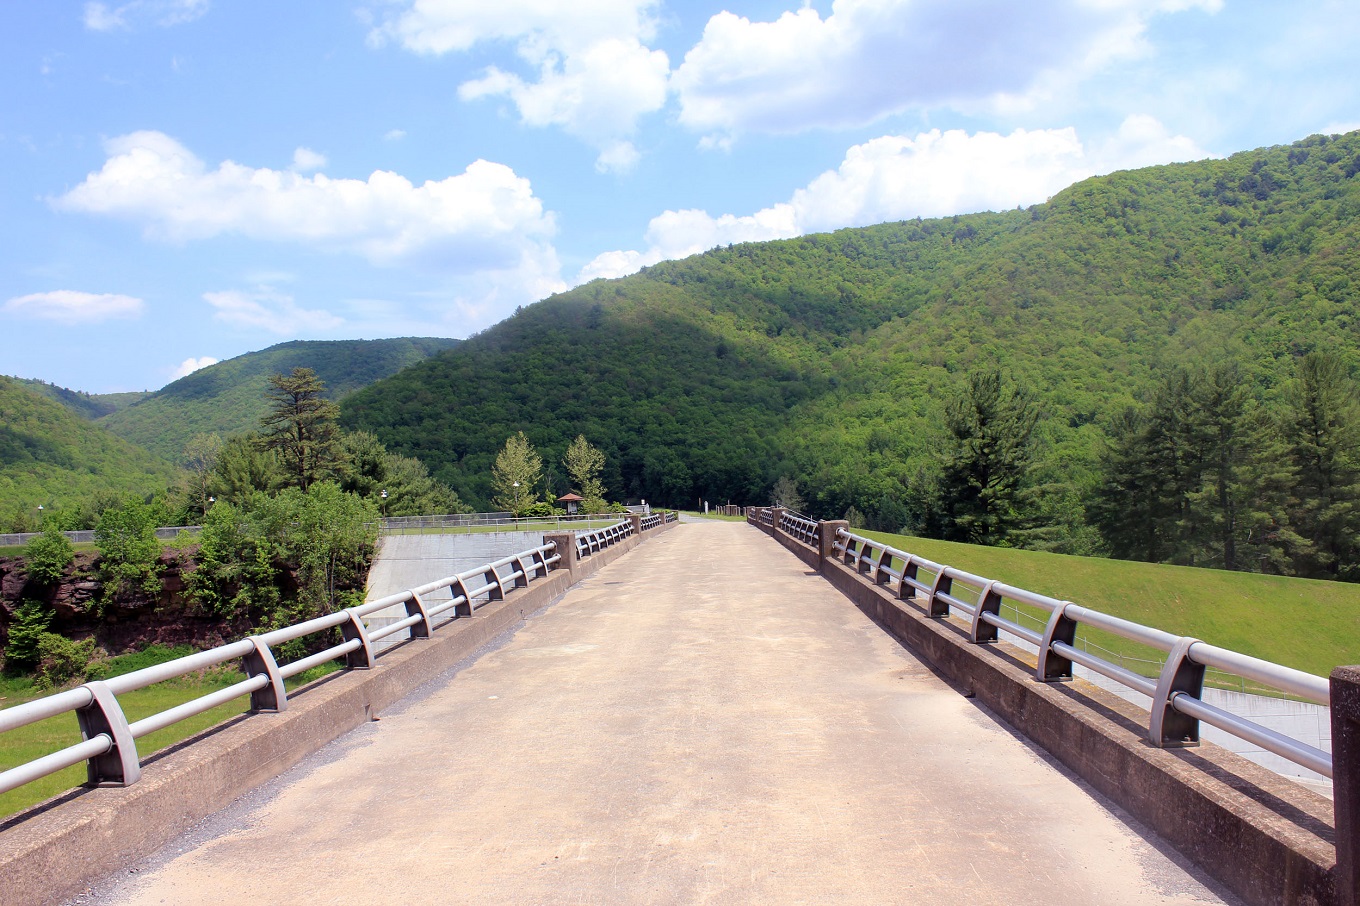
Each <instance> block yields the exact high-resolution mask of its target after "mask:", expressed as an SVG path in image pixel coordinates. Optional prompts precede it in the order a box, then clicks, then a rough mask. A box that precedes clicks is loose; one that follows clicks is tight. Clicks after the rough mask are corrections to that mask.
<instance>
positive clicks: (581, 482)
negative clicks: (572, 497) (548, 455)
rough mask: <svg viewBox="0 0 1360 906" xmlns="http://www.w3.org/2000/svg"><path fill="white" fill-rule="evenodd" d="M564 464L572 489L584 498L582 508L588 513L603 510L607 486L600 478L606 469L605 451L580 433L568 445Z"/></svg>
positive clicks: (563, 458) (563, 459) (563, 460)
mask: <svg viewBox="0 0 1360 906" xmlns="http://www.w3.org/2000/svg"><path fill="white" fill-rule="evenodd" d="M562 465H563V466H564V467H565V468H566V470H567V475H568V477H570V479H571V483H572V490H574V491H576V493H578V494H580V495H581V497H582V498H583V499H582V501H581V508H582V509H583V510H585V511H586V512H587V513H601V512H603V511H604V508H605V506H606V505H607V504H606V501H605V499H604V492H605V487H604V484H603V482H601V480H600V472H601V471H603V470H604V453H603V452H601V451H600V450H599V449H597V448H595V447H593V446H591V445H590V442H589V441H587V440H586V437H585V435H584V434H578V435H576V439H575V440H574V441H572V442H571V445H570V446H568V447H567V453H566V455H565V456H563V457H562Z"/></svg>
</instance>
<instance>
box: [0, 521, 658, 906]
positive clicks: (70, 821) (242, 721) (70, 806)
mask: <svg viewBox="0 0 1360 906" xmlns="http://www.w3.org/2000/svg"><path fill="white" fill-rule="evenodd" d="M674 525H675V523H670V524H664V525H662V526H658V528H657V529H653V530H652V531H650V532H647V533H646V535H645V536H641V537H639V536H630V537H628V538H626V539H624V540H623V541H620V542H619V543H617V544H615V545H613V546H611V547H609V548H606V549H605V550H603V551H600V552H598V553H596V554H594V555H592V556H590V557H588V558H586V559H585V560H582V561H580V562H577V561H576V560H575V556H574V554H575V550H574V547H573V549H572V554H573V556H572V558H571V567H572V568H570V569H560V570H554V571H553V572H552V573H551V574H549V576H548V577H547V578H546V579H542V580H539V581H538V582H535V583H534V584H533V585H531V586H529V587H528V588H525V589H517V590H515V591H513V592H511V593H509V594H508V595H507V596H506V599H505V600H504V601H495V602H492V603H490V604H487V605H485V606H483V607H480V608H478V610H477V611H476V613H475V614H474V616H473V617H471V618H470V619H469V618H461V619H459V620H457V621H455V622H454V623H453V624H452V625H449V626H447V627H445V628H443V629H441V630H438V631H436V633H435V635H434V637H433V638H431V639H428V640H413V641H411V642H408V643H406V644H403V645H401V646H399V647H397V648H393V649H391V650H389V651H388V652H386V653H385V654H384V655H383V656H382V657H381V658H380V659H379V660H378V662H377V666H375V667H374V668H373V669H371V670H351V671H346V672H343V673H337V674H332V675H331V676H329V677H326V678H324V679H322V680H319V681H318V682H316V683H315V684H313V685H311V686H308V687H306V688H304V689H299V690H297V691H295V692H294V693H292V694H291V695H290V697H289V700H288V710H286V711H283V712H281V713H278V714H259V715H254V716H249V717H246V716H244V715H243V716H242V717H240V718H235V719H234V720H232V721H228V722H227V723H225V724H220V725H218V726H217V727H215V728H213V729H210V730H207V731H205V732H204V733H201V734H199V735H198V736H196V737H192V738H190V739H188V740H185V741H183V742H181V743H179V744H177V745H175V746H172V747H171V748H169V749H167V750H165V751H164V752H162V753H160V754H158V755H155V756H152V757H151V758H149V759H144V760H143V767H144V773H143V775H142V779H141V780H140V781H139V782H137V783H135V784H133V785H132V786H128V787H105V788H100V789H77V790H74V791H71V792H68V793H65V794H63V795H61V796H58V797H56V798H54V799H51V800H48V801H47V802H44V803H40V804H39V805H35V806H33V807H32V808H29V809H26V810H24V811H22V812H18V813H17V814H15V815H12V816H10V817H8V818H6V819H3V820H2V821H0V877H3V878H4V882H3V895H2V896H0V900H3V902H4V904H5V906H47V904H51V903H60V902H62V901H64V900H66V899H68V898H70V897H71V896H74V895H76V894H78V893H80V892H81V891H82V890H84V889H85V888H86V887H87V886H88V885H89V884H90V883H91V882H92V881H94V880H96V879H98V878H100V877H103V876H105V875H107V874H110V873H112V872H114V871H117V870H118V869H120V868H122V867H125V866H127V865H128V864H130V863H133V862H136V861H138V860H140V859H142V858H145V857H146V856H148V855H150V854H151V853H153V852H155V851H156V850H158V849H160V848H161V847H162V846H164V845H165V844H166V843H168V842H169V841H170V840H172V839H174V837H175V836H177V835H178V834H180V833H183V832H184V831H185V830H187V829H188V828H190V827H191V826H193V825H194V824H195V823H197V822H198V821H200V820H202V819H203V818H205V817H207V816H208V815H211V814H212V813H214V812H216V811H218V810H220V809H222V808H224V807H226V806H227V805H229V804H230V803H231V802H232V800H233V799H234V798H236V797H238V796H240V795H242V794H243V793H245V792H247V791H249V790H251V789H253V788H254V787H256V786H258V785H260V784H261V783H264V782H265V781H267V780H269V779H271V778H273V777H275V776H277V775H279V774H281V773H283V772H284V771H285V770H287V769H288V768H290V767H292V766H293V765H295V764H297V763H298V762H299V761H301V760H302V759H303V758H305V757H306V756H308V755H310V754H312V753H313V752H315V751H317V750H318V749H320V748H321V747H322V746H325V745H326V744H327V743H329V742H331V741H333V740H335V739H337V738H338V737H340V736H342V735H343V734H345V733H347V732H349V731H350V730H353V729H354V728H355V727H358V726H360V725H361V724H364V723H366V722H368V721H370V720H372V719H374V718H375V717H377V716H378V715H379V714H381V713H382V711H383V710H384V709H386V708H389V707H391V706H392V705H393V704H395V703H396V702H398V701H400V700H401V699H403V698H405V697H406V696H407V695H409V694H410V693H411V692H412V691H414V690H415V689H416V688H417V687H418V686H420V685H421V684H422V683H424V682H426V681H428V680H430V679H432V678H435V677H437V676H439V675H440V674H441V673H443V672H444V671H445V670H447V669H449V668H450V667H452V666H454V665H455V664H457V663H458V662H459V661H461V660H463V659H464V658H466V657H467V656H468V655H471V654H473V653H474V652H476V651H477V649H478V648H480V647H482V646H483V645H485V644H486V643H487V642H490V641H491V640H492V639H494V638H495V637H496V636H498V635H500V634H501V633H502V632H504V631H505V630H507V629H510V628H511V627H514V626H516V625H518V624H519V623H522V622H523V621H524V619H525V618H526V617H527V616H528V615H529V614H532V613H533V612H535V611H537V610H539V609H540V608H542V607H544V606H546V605H547V604H549V603H551V602H552V601H553V600H555V599H556V598H558V597H560V596H561V595H563V594H565V593H566V591H567V590H568V589H569V588H570V587H571V586H572V585H574V584H576V583H577V582H579V581H580V580H581V579H583V578H585V577H587V576H589V575H592V574H594V573H595V572H596V571H598V570H599V569H600V568H601V567H603V566H605V565H607V564H609V563H612V562H613V561H615V560H617V559H619V558H620V557H622V556H623V555H624V554H626V553H628V552H629V551H631V550H632V549H633V548H635V547H636V546H637V545H638V544H641V543H642V542H643V541H645V540H647V539H648V538H651V537H653V536H655V535H657V534H659V533H660V530H661V529H669V528H672V527H673V526H674Z"/></svg>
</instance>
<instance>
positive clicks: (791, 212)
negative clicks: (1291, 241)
mask: <svg viewBox="0 0 1360 906" xmlns="http://www.w3.org/2000/svg"><path fill="white" fill-rule="evenodd" d="M1209 156H1211V155H1210V154H1209V153H1208V152H1206V151H1204V150H1203V149H1201V148H1199V147H1198V146H1196V145H1195V143H1194V142H1192V141H1191V140H1190V139H1188V138H1185V137H1184V136H1176V135H1171V134H1170V133H1169V132H1168V131H1167V129H1166V128H1165V127H1164V126H1163V125H1162V124H1161V123H1160V122H1158V121H1157V120H1156V119H1154V118H1152V117H1150V116H1141V115H1139V116H1131V117H1129V118H1128V119H1126V120H1125V121H1124V123H1123V124H1122V125H1121V126H1120V127H1119V129H1118V130H1117V131H1116V132H1115V133H1114V134H1113V135H1111V136H1110V137H1108V138H1106V139H1104V140H1102V141H1099V142H1095V143H1093V144H1092V145H1091V146H1090V147H1088V146H1087V145H1085V144H1083V143H1082V141H1081V140H1080V139H1079V138H1078V136H1077V132H1076V130H1075V129H1072V128H1066V129H1045V130H1033V131H1028V130H1024V129H1017V130H1015V131H1014V132H1012V133H1011V134H1010V135H999V134H997V133H994V132H978V133H973V134H969V133H966V132H963V131H961V130H952V131H949V132H940V131H939V130H932V131H930V132H924V133H921V134H919V135H917V136H915V137H914V138H912V137H908V136H902V135H885V136H882V137H880V138H876V139H873V140H872V141H868V142H865V143H864V144H861V145H855V146H854V147H852V148H850V150H849V151H847V152H846V154H845V159H844V160H843V161H842V162H841V164H840V166H839V167H838V168H837V169H835V170H828V171H827V172H825V173H822V174H821V175H820V176H818V177H817V178H816V179H814V180H813V181H812V182H810V183H809V184H808V185H807V186H806V187H804V188H801V189H798V190H797V191H795V192H794V193H793V196H792V198H791V199H790V200H789V201H788V202H783V203H780V204H776V205H772V206H771V207H768V208H765V209H763V210H760V211H757V212H756V213H755V214H752V215H749V216H744V217H736V216H733V215H731V214H724V215H722V216H720V217H713V216H712V215H710V214H708V213H707V212H705V211H697V210H687V211H666V212H664V213H662V214H660V215H658V216H657V217H654V218H652V221H651V223H650V224H649V225H648V228H647V236H646V239H647V243H648V248H647V250H646V251H644V252H638V251H612V252H605V253H604V254H602V255H599V256H597V257H596V258H595V259H594V260H592V261H591V262H590V263H588V264H587V265H586V266H585V268H583V269H582V271H581V273H580V275H579V276H578V282H583V281H585V280H590V279H594V278H596V277H617V276H622V275H624V274H628V273H632V272H634V271H636V270H637V269H638V268H640V267H642V266H644V265H648V264H653V263H655V262H657V261H661V260H665V259H668V258H679V257H684V256H686V255H692V254H694V253H696V252H699V251H703V250H704V249H708V248H712V247H714V246H716V245H725V244H727V243H734V242H750V241H759V240H766V239H781V238H788V237H792V236H799V235H802V234H804V233H811V232H819V231H824V230H834V229H839V228H842V227H849V226H864V225H867V224H872V223H881V222H884V221H889V220H905V219H907V218H911V217H943V216H948V215H952V214H964V213H970V212H974V211H985V210H1005V209H1008V208H1013V207H1016V206H1017V205H1028V204H1034V203H1037V202H1042V201H1044V200H1045V199H1047V198H1049V197H1051V196H1052V195H1053V194H1055V193H1056V192H1058V191H1059V190H1061V189H1063V188H1065V187H1067V186H1069V185H1071V184H1072V183H1074V182H1077V181H1078V180H1081V179H1085V178H1086V177H1088V176H1092V175H1095V174H1097V173H1108V172H1111V171H1113V170H1117V169H1126V168H1130V167H1142V166H1148V165H1151V164H1160V163H1169V162H1171V161H1184V160H1195V159H1199V158H1204V157H1209Z"/></svg>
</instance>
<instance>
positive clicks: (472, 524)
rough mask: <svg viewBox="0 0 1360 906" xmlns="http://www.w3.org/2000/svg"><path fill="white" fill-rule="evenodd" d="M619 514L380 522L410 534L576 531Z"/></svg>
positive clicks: (387, 531) (389, 531)
mask: <svg viewBox="0 0 1360 906" xmlns="http://www.w3.org/2000/svg"><path fill="white" fill-rule="evenodd" d="M619 518H620V517H619V514H618V513H580V514H577V515H575V516H515V515H514V514H512V513H454V514H450V515H446V516H389V517H387V518H385V519H383V520H382V521H381V523H379V530H380V531H381V533H382V534H384V535H410V534H422V533H426V532H448V533H457V532H460V531H467V532H471V531H476V530H478V529H483V530H486V529H498V530H500V531H506V532H531V531H543V530H545V529H562V530H570V531H579V530H580V529H581V528H582V527H583V526H585V527H591V526H594V525H597V524H599V523H602V522H603V523H611V522H615V521H617V520H618V519H619Z"/></svg>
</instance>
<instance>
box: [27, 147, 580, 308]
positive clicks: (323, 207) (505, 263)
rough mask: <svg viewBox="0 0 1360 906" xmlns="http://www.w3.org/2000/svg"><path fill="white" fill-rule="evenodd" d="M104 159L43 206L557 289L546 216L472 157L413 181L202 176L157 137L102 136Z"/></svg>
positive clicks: (240, 173) (221, 172)
mask: <svg viewBox="0 0 1360 906" xmlns="http://www.w3.org/2000/svg"><path fill="white" fill-rule="evenodd" d="M107 152H108V154H109V158H108V160H107V161H106V162H105V163H104V166H103V167H102V168H101V169H100V170H98V171H97V172H94V173H91V174H89V175H88V176H87V177H86V178H85V180H84V181H83V182H82V183H80V184H79V185H77V186H76V187H75V188H73V189H71V190H70V191H69V192H67V193H66V194H65V195H62V196H61V197H59V198H56V199H53V201H52V203H53V205H54V206H55V207H57V208H58V209H60V210H66V211H79V212H83V213H88V214H98V215H104V216H108V217H117V218H121V219H124V220H128V221H132V222H134V223H139V224H141V225H142V227H143V229H144V231H145V233H146V235H147V236H149V237H151V238H155V239H160V240H165V241H170V242H186V241H189V240H195V239H207V238H210V237H214V236H221V235H229V234H233V235H239V236H245V237H248V238H251V239H257V240H262V241H267V242H289V243H297V244H301V245H305V246H308V247H311V248H315V249H319V250H323V251H329V252H337V253H345V254H352V255H358V256H361V257H363V258H365V259H367V260H368V261H370V262H372V263H374V264H377V265H386V266H390V265H397V264H401V265H404V266H410V265H414V266H418V267H421V268H423V269H426V270H430V271H436V272H445V273H454V274H480V275H484V276H485V275H487V274H491V275H494V276H495V282H496V285H498V286H503V287H512V286H518V287H520V288H521V289H522V288H523V287H528V286H538V285H542V284H544V283H545V281H546V283H548V284H552V285H557V284H555V283H554V281H555V280H556V274H555V269H556V268H557V266H558V265H557V257H556V252H555V251H554V249H553V248H552V245H551V241H550V239H551V236H552V234H553V231H554V228H555V227H554V221H553V216H552V214H551V213H550V212H547V211H545V210H544V209H543V204H542V202H541V201H540V200H539V199H538V198H537V197H535V196H534V193H533V189H532V188H531V186H530V184H529V181H528V180H527V179H524V178H522V177H519V176H516V175H515V173H514V171H513V170H511V169H510V168H509V167H506V166H504V165H502V164H495V163H490V162H488V161H484V160H479V161H474V162H473V163H471V164H469V165H468V167H467V169H466V170H465V171H464V172H463V173H460V174H458V175H456V176H450V177H447V178H445V179H442V180H438V181H433V180H432V181H429V182H426V183H424V184H423V185H419V186H416V185H413V184H412V183H411V182H410V181H409V180H407V179H406V178H405V177H403V176H401V175H400V174H397V173H392V172H389V171H385V170H378V171H375V172H374V173H373V174H372V175H370V176H369V177H368V179H367V180H357V179H331V178H328V177H326V176H325V175H323V174H319V173H318V174H316V175H313V176H303V175H301V174H299V173H294V172H289V171H280V170H271V169H268V168H254V167H248V166H244V165H242V164H238V163H234V162H232V161H225V162H223V163H222V164H220V165H218V166H217V167H216V168H214V169H209V168H208V167H207V166H206V165H205V164H204V163H203V161H201V160H199V159H198V158H197V157H195V156H194V155H193V154H192V153H191V152H190V151H189V150H188V149H187V148H185V147H184V146H183V145H181V144H179V143H178V142H176V141H175V140H174V139H172V138H170V137H169V136H167V135H164V134H162V133H159V132H136V133H133V134H131V135H125V136H122V137H120V138H116V139H113V140H111V141H109V142H108V143H107ZM518 301H525V300H523V299H521V300H518Z"/></svg>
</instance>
